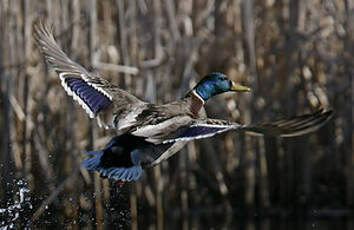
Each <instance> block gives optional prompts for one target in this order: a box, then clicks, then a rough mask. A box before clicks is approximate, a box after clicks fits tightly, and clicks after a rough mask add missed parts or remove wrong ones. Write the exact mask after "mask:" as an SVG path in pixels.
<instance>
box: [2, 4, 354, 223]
mask: <svg viewBox="0 0 354 230" xmlns="http://www.w3.org/2000/svg"><path fill="white" fill-rule="evenodd" d="M43 15H46V16H47V17H48V19H49V20H50V22H52V23H53V25H54V31H55V35H56V40H57V41H58V43H59V44H60V45H61V47H63V49H64V50H65V52H66V53H67V54H68V55H69V56H70V57H71V58H72V59H73V60H75V61H77V62H79V63H81V64H82V65H84V66H85V67H87V68H89V69H91V70H95V71H98V72H100V73H102V75H103V76H104V77H105V78H106V79H107V80H109V81H111V82H113V83H114V84H117V85H119V86H121V87H122V88H123V89H126V90H128V91H129V92H131V93H133V94H135V95H138V96H139V97H140V98H142V99H144V100H147V101H149V102H153V103H165V102H169V101H171V100H175V99H177V98H179V97H181V96H183V95H184V93H185V92H187V91H188V90H189V89H190V88H191V87H192V86H193V85H194V84H195V83H196V82H198V81H199V80H200V79H201V78H202V77H203V76H204V75H205V74H206V73H209V72H215V71H218V72H223V73H225V74H227V75H228V76H229V77H230V78H231V79H233V80H234V81H238V82H242V83H243V84H246V85H248V86H250V87H251V88H252V89H253V91H252V93H238V94H235V93H231V94H223V95H220V96H217V97H215V98H213V99H211V100H209V101H208V104H207V106H206V108H207V112H208V115H209V116H210V117H214V118H221V119H229V120H232V121H238V122H242V123H257V122H262V121H269V120H273V119H276V118H282V117H285V116H292V115H295V114H302V113H308V112H312V111H315V110H316V109H318V108H321V107H322V108H327V109H333V110H334V111H335V116H334V118H333V119H332V120H331V121H330V122H329V123H327V125H326V126H324V127H323V128H321V129H320V130H319V131H318V132H316V133H312V134H309V135H306V136H302V137H297V138H291V139H279V138H256V137H249V136H245V135H243V134H242V133H237V132H229V133H227V134H224V135H220V136H217V137H215V138H211V139H207V140H198V141H195V142H191V143H189V144H188V146H187V147H185V148H184V149H183V150H182V151H181V152H180V153H179V154H176V155H175V156H174V157H172V158H171V159H169V160H168V161H166V162H163V163H162V164H161V165H159V166H157V167H155V168H152V169H148V170H146V172H145V173H144V174H143V177H142V179H141V180H139V181H137V182H135V183H131V184H128V185H125V186H121V185H118V184H116V183H114V182H111V181H108V180H106V179H100V178H99V176H98V175H97V174H95V173H91V172H88V171H86V170H85V169H84V168H82V167H80V162H81V160H82V159H84V158H85V156H84V152H85V151H87V150H92V149H98V148H102V147H103V146H104V145H105V144H106V143H107V142H108V141H109V140H110V138H111V137H113V136H114V132H108V131H105V130H102V129H99V128H98V126H97V124H96V122H95V121H93V120H90V119H89V118H88V116H87V115H86V114H85V112H84V111H83V110H82V109H81V107H80V106H78V105H77V104H76V103H74V102H73V101H72V99H71V98H70V97H68V96H67V95H66V94H65V92H64V90H63V89H62V88H61V86H60V84H59V81H58V77H57V75H56V74H55V73H54V72H53V71H52V70H49V69H48V68H47V67H46V66H45V63H44V61H43V58H42V56H41V55H40V54H39V52H38V49H37V48H36V47H35V44H34V39H33V37H32V24H33V22H34V20H35V19H36V18H37V17H39V16H43ZM353 54H354V1H353V0H313V1H307V0H223V1H221V0H179V1H173V0H129V1H128V0H102V1H97V0H88V1H79V0H62V1H49V0H48V1H26V0H11V1H10V0H0V87H1V94H0V112H1V113H0V114H1V116H0V137H1V138H0V150H1V151H0V184H1V186H0V228H2V227H8V228H18V229H19V228H21V229H23V228H24V227H32V228H66V229H78V228H87V229H95V228H97V229H112V228H115V229H117V228H121V229H130V228H131V229H165V228H166V229H228V228H232V229H247V230H248V229H266V230H268V229H269V230H270V229H333V228H339V229H352V228H353V226H354V219H353V207H354V206H353V205H354V178H353V177H354V154H353V140H354V136H353V117H354V115H353V110H354V109H353V108H354V106H353V105H354V92H353V88H354V82H353V77H352V75H353V74H354V56H353ZM5 229H6V228H5Z"/></svg>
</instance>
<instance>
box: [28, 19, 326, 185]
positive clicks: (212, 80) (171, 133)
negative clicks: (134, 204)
mask: <svg viewBox="0 0 354 230" xmlns="http://www.w3.org/2000/svg"><path fill="white" fill-rule="evenodd" d="M33 29H34V30H33V31H34V32H33V35H34V38H35V40H36V42H37V45H38V47H39V49H40V51H41V53H42V54H43V56H44V58H45V60H46V62H47V63H48V65H49V66H50V67H52V68H53V69H54V70H55V71H56V72H57V74H58V76H59V79H60V82H61V85H62V86H63V87H64V89H65V91H66V92H67V94H68V95H69V96H72V97H73V99H74V100H75V101H77V102H78V103H79V104H80V105H81V106H82V108H83V109H84V110H85V111H86V112H87V114H88V115H89V117H90V118H95V119H97V122H98V125H99V126H100V127H103V128H105V129H113V130H115V131H116V132H117V136H115V137H113V138H112V139H111V141H110V142H109V143H108V144H107V145H106V146H105V147H104V149H102V150H97V151H90V152H87V154H88V155H91V156H93V157H92V158H89V159H86V160H84V161H83V162H82V165H83V166H84V167H86V168H87V169H88V170H96V171H98V172H99V173H100V175H101V176H102V177H108V178H111V179H114V180H116V181H122V182H129V181H133V180H137V179H139V178H140V176H141V174H142V169H143V168H147V167H153V166H155V165H157V164H159V163H160V162H161V161H163V160H166V159H167V158H169V157H171V156H172V155H174V154H175V153H176V152H178V151H179V150H181V149H182V148H183V146H184V145H185V144H186V143H187V142H188V141H191V140H194V139H201V138H208V137H212V136H214V135H216V134H219V133H224V132H226V131H229V130H236V131H244V132H246V133H249V134H253V135H269V136H279V137H294V136H299V135H304V134H306V133H309V132H312V131H315V130H317V129H318V128H320V127H321V126H322V125H323V124H325V123H326V121H328V120H329V119H330V117H331V116H332V111H324V110H318V111H317V112H315V113H312V114H306V115H302V116H296V117H292V118H289V119H283V120H278V121H275V122H270V123H264V124H258V125H243V124H239V123H236V122H231V121H226V120H220V119H211V118H208V117H207V116H206V113H205V110H204V104H205V103H206V102H207V101H208V99H210V98H212V97H213V96H215V95H218V94H221V93H225V92H230V91H233V92H248V91H250V88H248V87H246V86H243V85H241V84H239V83H236V82H233V81H231V80H230V79H229V78H228V77H227V76H226V75H224V74H222V73H210V74H208V75H206V76H205V77H204V78H203V79H202V80H201V81H200V82H199V83H198V84H197V85H196V86H195V87H194V88H193V89H192V90H190V91H189V92H188V93H187V94H186V96H185V97H183V98H181V99H179V100H176V101H173V102H170V103H167V104H163V105H157V104H152V103H148V102H145V101H143V100H141V99H139V98H137V97H136V96H134V95H132V94H130V93H129V92H127V91H125V90H123V89H120V88H119V87H118V86H116V85H114V84H112V83H110V82H108V81H107V80H105V79H104V78H102V77H101V76H100V75H99V74H98V73H96V72H90V71H88V70H87V69H85V68H84V67H82V66H81V65H80V64H78V63H76V62H74V61H72V60H71V59H70V58H69V57H68V56H67V55H66V54H65V53H64V52H63V51H62V49H61V48H60V47H59V45H58V44H57V43H56V41H55V39H54V36H53V32H52V29H50V27H48V25H47V24H46V23H45V22H43V21H41V20H39V21H37V22H36V23H35V24H34V27H33Z"/></svg>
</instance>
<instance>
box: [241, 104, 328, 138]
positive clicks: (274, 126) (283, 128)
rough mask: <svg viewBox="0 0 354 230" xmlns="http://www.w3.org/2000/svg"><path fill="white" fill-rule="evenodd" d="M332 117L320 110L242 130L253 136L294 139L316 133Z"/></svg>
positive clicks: (246, 127)
mask: <svg viewBox="0 0 354 230" xmlns="http://www.w3.org/2000/svg"><path fill="white" fill-rule="evenodd" d="M332 115H333V111H332V110H329V111H324V110H323V109H320V110H318V111H316V112H314V113H311V114H304V115H301V116H295V117H291V118H288V119H282V120H278V121H274V122H269V123H262V124H257V125H254V126H253V125H250V126H245V127H244V128H243V130H245V131H246V133H247V134H250V135H255V136H263V135H266V136H279V137H296V136H301V135H305V134H307V133H310V132H313V131H316V130H317V129H319V128H320V127H322V126H323V125H324V124H325V123H326V122H327V121H328V120H329V119H331V117H332Z"/></svg>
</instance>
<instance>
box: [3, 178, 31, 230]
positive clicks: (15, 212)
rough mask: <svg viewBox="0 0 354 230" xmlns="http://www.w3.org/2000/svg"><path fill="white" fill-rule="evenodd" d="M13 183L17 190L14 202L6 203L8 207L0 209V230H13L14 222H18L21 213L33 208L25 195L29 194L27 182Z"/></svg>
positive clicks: (29, 199) (29, 198)
mask: <svg viewBox="0 0 354 230" xmlns="http://www.w3.org/2000/svg"><path fill="white" fill-rule="evenodd" d="M14 182H15V183H16V185H17V186H16V187H17V188H18V191H17V192H16V193H15V195H16V196H15V197H14V201H8V202H7V205H8V206H7V207H5V208H1V207H0V230H8V229H14V227H15V223H16V220H18V218H19V217H20V215H21V213H23V212H24V211H25V210H27V209H32V208H33V206H32V204H31V197H29V196H28V195H27V193H29V189H28V188H27V182H25V181H24V180H21V179H20V180H18V181H17V182H16V181H14Z"/></svg>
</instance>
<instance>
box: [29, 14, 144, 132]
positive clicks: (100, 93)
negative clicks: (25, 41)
mask: <svg viewBox="0 0 354 230" xmlns="http://www.w3.org/2000/svg"><path fill="white" fill-rule="evenodd" d="M33 36H34V38H35V40H36V42H37V45H38V47H39V49H40V51H41V52H42V54H43V56H44V58H45V60H46V62H47V63H48V64H49V65H50V66H51V67H52V68H53V69H54V70H55V71H56V72H57V73H58V75H59V78H60V80H61V85H62V86H63V87H64V89H65V91H66V92H67V94H68V95H69V96H72V97H73V99H74V100H76V101H77V102H78V103H79V104H80V105H81V106H82V107H83V108H84V110H85V111H86V112H87V113H88V115H89V116H90V117H91V118H95V117H96V118H98V120H99V124H102V125H104V126H105V127H106V128H109V127H110V128H115V127H114V125H113V123H114V122H113V121H114V120H119V119H124V117H120V118H118V119H117V118H115V117H113V115H112V116H111V115H102V116H101V117H104V118H106V117H108V119H110V120H104V119H101V117H100V116H97V115H99V114H102V113H103V114H104V113H110V112H112V109H108V108H112V107H115V105H118V106H119V108H118V109H119V111H120V113H121V114H127V113H129V111H130V110H131V109H132V108H134V106H140V105H142V104H144V102H143V101H141V100H139V99H138V98H137V97H135V96H134V95H132V94H130V93H128V92H126V91H124V90H122V89H119V88H118V87H117V86H115V85H113V84H111V83H110V82H108V81H107V80H105V79H103V78H101V77H100V76H99V75H98V74H97V73H93V72H89V71H87V70H86V69H85V68H84V67H82V66H81V65H79V64H78V63H76V62H74V61H72V60H71V59H70V58H69V57H68V56H67V55H66V54H65V53H64V52H63V50H62V49H61V48H60V47H59V45H58V44H57V42H56V41H55V39H54V36H53V31H52V28H50V27H48V25H47V24H46V23H45V22H43V21H41V20H38V21H37V22H35V24H34V28H33ZM107 124H109V125H107Z"/></svg>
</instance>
